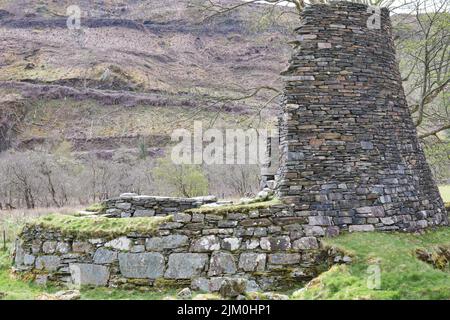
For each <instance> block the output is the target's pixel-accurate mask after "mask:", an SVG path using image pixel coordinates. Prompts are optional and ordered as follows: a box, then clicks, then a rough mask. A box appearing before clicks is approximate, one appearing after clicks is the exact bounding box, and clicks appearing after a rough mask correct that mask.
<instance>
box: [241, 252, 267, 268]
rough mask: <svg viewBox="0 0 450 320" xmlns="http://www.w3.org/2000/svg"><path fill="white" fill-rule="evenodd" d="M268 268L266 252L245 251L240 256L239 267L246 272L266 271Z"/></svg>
mask: <svg viewBox="0 0 450 320" xmlns="http://www.w3.org/2000/svg"><path fill="white" fill-rule="evenodd" d="M265 268H266V254H265V253H253V252H244V253H241V256H240V257H239V269H242V270H244V271H246V272H253V271H264V270H265Z"/></svg>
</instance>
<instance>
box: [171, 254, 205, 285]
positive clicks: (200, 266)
mask: <svg viewBox="0 0 450 320" xmlns="http://www.w3.org/2000/svg"><path fill="white" fill-rule="evenodd" d="M207 262H208V255H207V254H204V253H172V254H171V255H170V256H169V266H168V269H167V271H166V274H165V277H166V278H169V279H190V278H192V277H194V276H199V275H201V273H202V271H203V270H204V269H205V266H206V263H207Z"/></svg>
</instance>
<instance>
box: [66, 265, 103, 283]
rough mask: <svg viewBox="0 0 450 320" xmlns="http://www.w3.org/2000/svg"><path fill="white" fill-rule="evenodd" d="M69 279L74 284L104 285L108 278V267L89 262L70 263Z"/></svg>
mask: <svg viewBox="0 0 450 320" xmlns="http://www.w3.org/2000/svg"><path fill="white" fill-rule="evenodd" d="M69 271H70V279H71V281H72V283H73V284H75V285H80V286H81V285H94V286H106V285H107V284H108V280H109V275H110V272H109V268H108V267H105V266H101V265H97V264H91V263H71V264H70V265H69Z"/></svg>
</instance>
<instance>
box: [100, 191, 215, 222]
mask: <svg viewBox="0 0 450 320" xmlns="http://www.w3.org/2000/svg"><path fill="white" fill-rule="evenodd" d="M216 201H217V198H216V197H215V196H205V197H196V198H176V197H157V196H145V195H137V194H134V193H125V194H122V195H120V197H117V198H112V199H108V200H105V201H104V202H103V203H102V205H103V207H104V208H105V209H104V213H105V214H106V215H107V216H109V217H114V218H129V217H152V216H166V215H169V214H172V213H174V212H181V211H185V210H187V209H192V208H198V207H200V206H201V205H204V204H207V203H213V202H216Z"/></svg>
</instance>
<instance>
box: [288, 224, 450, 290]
mask: <svg viewBox="0 0 450 320" xmlns="http://www.w3.org/2000/svg"><path fill="white" fill-rule="evenodd" d="M324 243H325V244H326V245H329V246H333V247H337V248H339V249H340V250H342V251H344V252H347V254H350V255H351V256H352V257H353V262H352V263H351V264H350V265H339V266H334V267H332V268H331V269H330V270H329V271H327V272H325V273H322V274H321V275H320V276H319V277H317V278H315V279H314V280H313V281H312V282H311V283H310V285H309V286H308V287H307V288H306V289H304V290H301V291H299V292H297V293H295V294H294V295H293V296H294V298H297V299H449V297H450V273H449V271H450V270H449V269H448V267H447V269H446V270H443V271H442V270H438V269H435V268H433V267H432V266H431V265H430V264H428V263H425V262H422V261H420V260H419V259H418V258H417V257H416V256H415V250H416V249H418V248H421V249H425V250H428V251H433V249H435V248H436V247H437V246H440V245H442V246H450V228H449V227H442V228H439V229H437V230H434V231H427V232H426V233H425V234H423V235H413V234H405V233H378V232H375V233H352V234H344V235H341V236H339V237H337V238H332V239H325V240H324ZM371 265H378V266H379V267H380V270H381V273H380V275H381V286H380V289H379V290H376V289H375V290H374V289H369V288H368V286H367V281H368V277H369V276H370V275H371V274H370V273H368V268H369V266H371Z"/></svg>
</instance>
